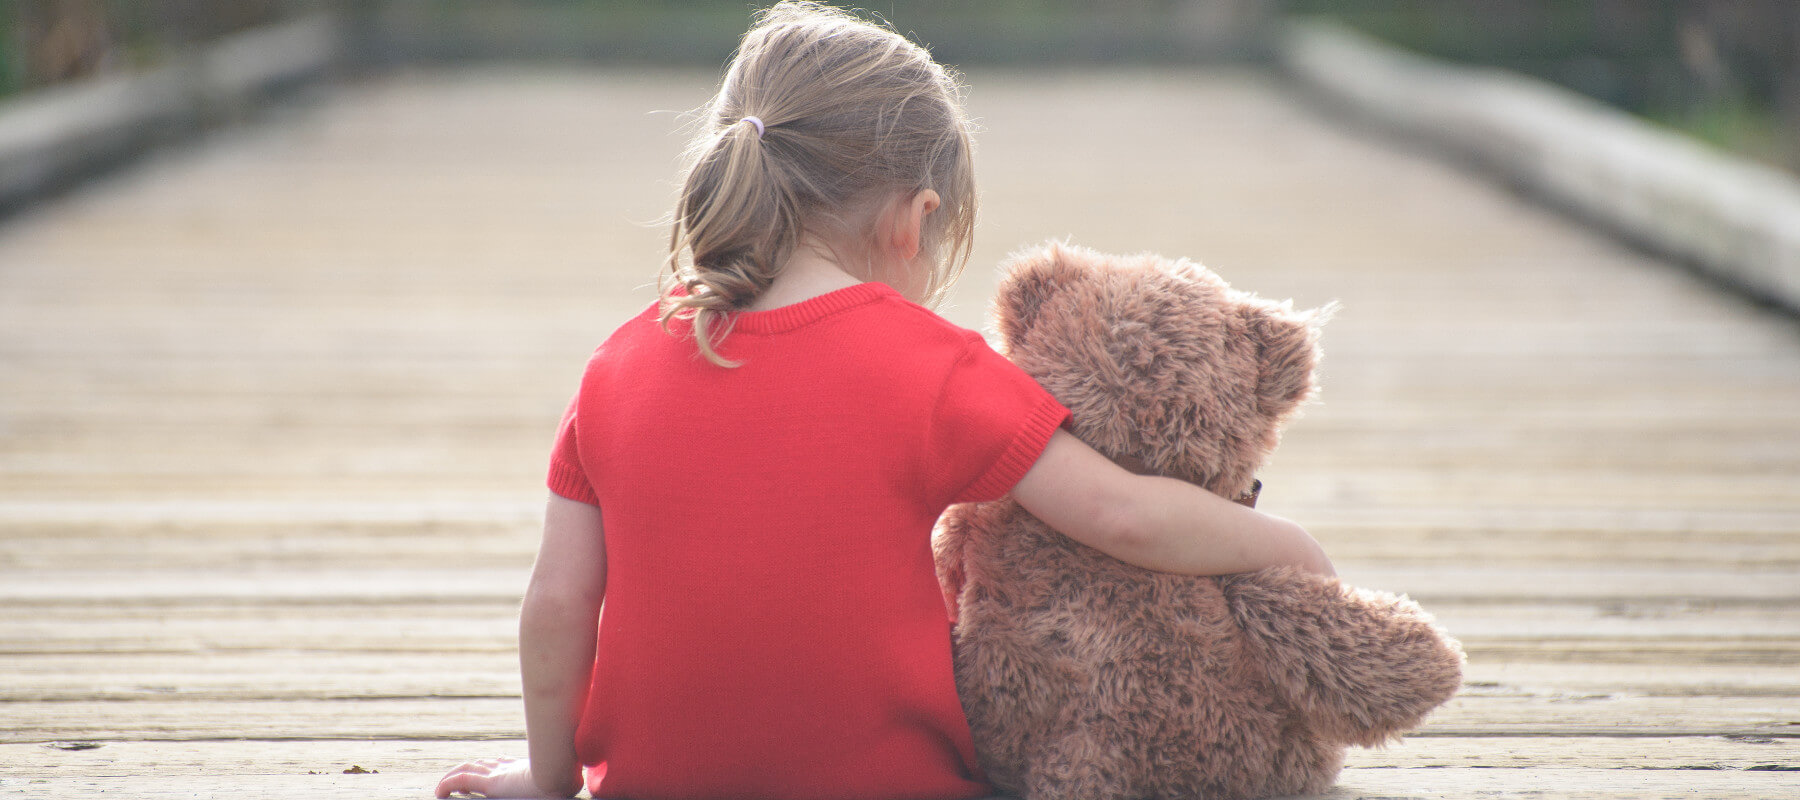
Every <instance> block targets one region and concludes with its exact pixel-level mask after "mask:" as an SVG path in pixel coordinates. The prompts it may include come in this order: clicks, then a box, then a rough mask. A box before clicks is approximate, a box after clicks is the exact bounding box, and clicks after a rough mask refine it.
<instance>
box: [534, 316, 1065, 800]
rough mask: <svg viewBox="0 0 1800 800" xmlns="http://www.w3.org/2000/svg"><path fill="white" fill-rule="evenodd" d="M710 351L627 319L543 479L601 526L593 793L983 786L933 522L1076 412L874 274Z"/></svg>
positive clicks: (895, 791) (998, 482)
mask: <svg viewBox="0 0 1800 800" xmlns="http://www.w3.org/2000/svg"><path fill="white" fill-rule="evenodd" d="M674 327H676V332H677V333H680V332H681V326H680V325H677V326H674ZM719 350H720V353H721V355H724V356H727V357H730V358H732V359H735V360H737V361H738V362H739V363H740V366H738V367H736V368H733V369H722V368H720V367H718V366H716V365H714V364H711V363H709V362H707V361H705V360H701V359H697V358H695V357H694V352H695V351H694V346H693V343H692V341H691V339H686V338H685V337H681V336H673V337H672V336H670V335H669V334H668V333H665V332H663V331H662V330H660V329H659V327H658V325H657V324H656V320H655V316H654V312H653V311H647V312H645V314H644V315H642V316H640V317H639V318H638V319H636V320H633V321H632V322H630V323H628V324H627V325H625V326H624V327H623V328H621V329H620V331H619V332H618V333H616V334H615V335H614V336H613V338H612V339H611V340H609V341H608V342H607V343H606V345H604V346H602V347H601V348H600V350H598V351H597V352H596V354H595V356H594V359H593V360H592V361H591V362H590V365H589V368H588V371H587V373H586V375H585V377H584V379H583V382H582V388H581V392H580V395H579V396H578V398H577V400H576V402H575V403H574V404H573V405H572V407H571V409H570V413H569V415H568V416H567V418H566V421H565V425H564V433H563V436H562V438H561V439H560V440H559V445H558V448H557V451H556V456H555V458H554V459H553V462H552V470H551V486H552V488H553V489H555V490H556V491H557V492H558V493H559V494H562V495H563V496H565V497H569V498H571V499H575V500H581V501H584V502H592V503H597V505H598V506H599V507H600V508H601V509H603V514H604V519H605V522H604V529H605V538H606V543H605V547H606V555H607V589H606V610H605V613H604V615H603V616H602V618H601V624H600V637H599V647H598V653H599V655H598V660H597V663H596V666H595V669H594V672H593V683H592V689H591V692H590V694H589V695H588V700H587V708H586V711H585V713H584V714H583V716H582V719H583V722H582V726H581V728H580V731H579V733H578V735H577V747H578V751H579V753H580V754H581V759H582V761H583V762H584V763H587V764H590V765H595V764H599V763H601V762H605V763H606V767H605V768H604V769H605V773H604V774H605V778H604V783H603V784H601V783H598V782H597V781H596V778H598V777H599V776H598V775H595V774H593V772H595V771H597V770H594V771H591V772H590V776H589V784H590V786H591V787H594V788H597V789H599V788H601V787H603V791H604V792H606V793H608V794H613V795H618V796H627V797H640V796H643V797H652V796H670V797H744V798H754V797H786V798H808V797H821V798H825V797H834V798H856V797H869V798H880V797H895V796H921V797H946V798H951V797H974V796H980V795H982V794H984V793H985V792H986V786H985V785H984V784H983V783H981V782H980V779H979V777H978V775H979V773H978V769H977V767H976V765H975V762H974V754H973V748H972V744H971V742H970V740H969V733H968V726H967V723H966V721H965V720H964V718H963V712H962V708H961V706H960V704H959V703H958V701H957V697H956V693H955V685H954V682H953V677H952V675H951V671H950V667H951V658H950V650H949V646H950V636H949V622H948V620H947V619H946V615H945V611H944V606H943V599H942V595H941V593H940V591H939V590H938V584H937V580H936V577H935V570H934V568H933V564H932V560H931V552H930V546H929V534H930V530H931V526H932V524H933V522H934V521H935V520H936V519H937V517H938V515H939V514H940V513H942V511H943V510H944V508H945V507H946V506H947V505H949V504H950V503H951V502H961V501H967V500H978V499H988V498H992V497H997V496H999V495H1001V494H1003V493H1004V492H1005V491H1006V490H1007V489H1008V488H1010V487H1011V486H1012V485H1013V484H1014V483H1016V482H1017V481H1018V479H1019V477H1020V476H1021V475H1023V474H1024V472H1025V471H1026V470H1027V469H1029V468H1030V466H1031V464H1032V461H1033V460H1034V459H1035V458H1036V456H1037V454H1038V452H1039V451H1041V449H1042V447H1043V444H1044V442H1045V441H1046V440H1047V439H1048V438H1049V436H1050V434H1051V433H1052V432H1053V431H1054V430H1055V429H1056V427H1057V426H1058V425H1059V424H1060V423H1061V422H1062V421H1063V419H1064V417H1065V414H1066V412H1064V411H1063V409H1062V407H1061V406H1059V405H1058V404H1057V403H1056V402H1055V401H1054V400H1053V399H1051V398H1050V397H1049V396H1048V395H1047V394H1046V393H1044V392H1043V390H1042V389H1040V388H1038V386H1037V385H1036V384H1035V383H1033V382H1031V380H1030V378H1029V377H1026V376H1024V374H1023V373H1022V372H1020V371H1018V370H1017V369H1016V368H1013V367H1012V365H1010V364H1008V363H1007V362H1005V361H1004V360H1002V359H1000V358H999V357H998V356H997V355H995V354H994V353H993V352H992V351H990V350H988V349H987V347H986V345H985V344H984V343H982V342H981V340H980V339H979V337H976V336H974V335H973V334H970V333H969V332H967V331H963V330H960V329H958V328H955V327H954V326H951V325H949V324H948V323H945V322H944V321H942V320H941V319H939V318H938V317H936V316H935V315H933V314H931V313H930V312H929V311H926V310H925V309H922V308H920V307H918V306H916V305H914V304H912V303H911V302H909V301H907V300H905V299H904V298H902V297H901V296H900V295H899V294H898V293H897V292H896V291H895V290H893V289H891V288H889V287H887V286H885V285H883V284H880V283H863V284H859V285H856V286H852V287H849V288H845V289H840V290H837V291H834V292H831V293H828V294H824V295H820V296H818V297H814V298H812V299H810V300H806V301H804V302H801V303H798V304H795V305H790V306H787V307H784V308H780V309H777V310H773V311H762V312H739V313H736V314H733V315H732V330H731V334H730V336H729V337H728V338H727V339H726V340H725V341H724V342H722V343H721V345H720V348H719Z"/></svg>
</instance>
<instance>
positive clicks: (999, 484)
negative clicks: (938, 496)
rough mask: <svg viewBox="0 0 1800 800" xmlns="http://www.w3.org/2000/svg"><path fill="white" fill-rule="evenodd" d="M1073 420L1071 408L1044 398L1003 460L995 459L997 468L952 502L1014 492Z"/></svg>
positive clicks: (1032, 412) (1017, 435)
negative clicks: (1054, 436) (1059, 430)
mask: <svg viewBox="0 0 1800 800" xmlns="http://www.w3.org/2000/svg"><path fill="white" fill-rule="evenodd" d="M1071 418H1072V415H1071V414H1070V413H1069V410H1068V409H1066V408H1063V405H1062V403H1058V402H1056V398H1054V397H1050V396H1049V395H1045V396H1044V401H1043V402H1041V403H1039V404H1038V406H1037V408H1034V409H1032V410H1031V413H1030V414H1028V415H1026V417H1025V421H1024V422H1022V423H1020V425H1019V432H1018V433H1017V434H1015V435H1014V436H1013V439H1012V441H1011V442H1010V443H1008V444H1007V445H1006V450H1005V451H1003V452H1001V453H1000V457H999V458H997V459H995V460H994V465H993V466H992V467H989V468H988V471H987V474H985V475H982V476H981V477H980V478H978V479H976V481H975V482H974V483H971V484H969V485H968V486H966V487H964V488H963V490H962V491H961V492H959V493H958V494H957V496H956V498H955V499H953V500H951V501H950V502H952V503H974V502H980V501H985V500H995V499H998V498H999V497H1001V496H1002V495H1005V494H1006V493H1007V492H1010V491H1012V488H1013V487H1014V486H1016V485H1018V483H1019V479H1020V478H1023V477H1025V473H1027V472H1030V471H1031V466H1032V465H1033V464H1036V463H1037V460H1038V457H1039V456H1042V455H1043V454H1044V448H1045V447H1046V446H1048V445H1049V444H1050V436H1051V435H1052V434H1054V433H1056V429H1057V428H1060V427H1062V425H1063V423H1065V422H1068V421H1069V420H1070V419H1071Z"/></svg>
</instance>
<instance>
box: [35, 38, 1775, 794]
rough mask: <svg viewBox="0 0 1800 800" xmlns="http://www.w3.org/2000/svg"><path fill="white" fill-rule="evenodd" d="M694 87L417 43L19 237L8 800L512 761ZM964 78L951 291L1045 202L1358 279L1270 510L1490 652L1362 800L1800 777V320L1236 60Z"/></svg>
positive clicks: (689, 82)
mask: <svg viewBox="0 0 1800 800" xmlns="http://www.w3.org/2000/svg"><path fill="white" fill-rule="evenodd" d="M710 81H711V76H710V75H704V74H698V73H640V72H629V71H614V72H583V71H505V70H479V71H468V72H438V73H422V74H411V73H402V74H397V75H391V76H387V77H383V78H379V79H375V80H371V81H368V82H365V83H361V84H357V85H353V86H350V87H346V88H344V89H342V90H339V91H337V92H335V93H333V94H331V95H329V96H328V97H326V98H325V99H324V100H322V101H319V102H316V103H315V104H313V105H309V106H304V107H299V108H290V109H287V110H285V111H283V112H281V113H279V114H278V115H276V118H275V119H272V120H270V121H267V122H264V123H259V124H256V125H252V126H249V127H245V128H240V129H237V130H234V131H230V132H227V133H225V134H221V135H218V136H215V137H214V138H212V139H210V140H209V141H207V142H206V143H204V144H203V145H202V146H200V147H198V148H192V149H188V150H184V151H180V152H176V153H172V154H168V155H165V156H163V157H159V158H157V159H156V160H154V161H153V162H151V163H149V164H147V165H145V166H143V167H141V168H137V169H134V170H132V171H130V172H129V173H127V174H124V175H121V176H118V177H114V178H111V179H108V180H105V181H102V182H99V183H96V184H92V185H90V186H89V187H87V188H85V189H83V190H81V191H79V192H77V193H76V194H74V195H71V196H68V197H65V198H63V199H61V200H59V201H57V202H55V203H53V204H48V205H44V206H41V207H39V208H37V209H35V210H33V211H31V212H30V213H27V214H24V215H22V216H18V217H15V218H13V219H10V220H7V221H5V222H4V223H0V797H14V796H18V797H33V798H37V797H53V798H74V797H83V798H86V797H93V796H95V795H96V793H99V792H106V793H107V794H108V795H109V796H110V795H116V794H124V795H127V796H137V797H163V796H168V797H177V796H179V797H241V796H265V795H272V794H280V795H283V796H292V797H310V796H320V797H322V796H328V795H329V796H354V797H359V798H389V797H392V798H417V797H424V796H426V795H427V793H428V792H429V789H430V786H431V785H432V784H433V783H434V782H435V780H436V778H437V776H438V775H439V774H440V773H441V771H442V770H443V769H444V768H446V767H448V766H449V765H450V764H452V763H454V762H455V761H457V760H460V759H462V758H465V757H473V756H479V755H502V754H522V752H523V750H524V743H523V741H522V740H520V738H519V737H520V736H521V735H522V720H521V714H520V709H519V700H518V691H519V687H518V676H517V672H516V669H517V668H516V665H515V661H514V621H513V620H514V612H515V607H516V603H517V601H518V598H519V596H520V593H521V591H522V589H523V585H524V579H525V575H526V571H527V569H528V567H529V564H530V560H531V556H532V550H533V547H534V545H535V543H536V526H537V524H538V520H539V514H540V511H541V504H542V497H543V493H544V490H543V489H542V488H541V486H542V484H541V480H540V478H541V475H542V472H543V466H544V463H545V457H546V454H547V446H548V444H549V440H550V437H551V434H552V432H553V429H554V426H555V423H556V420H557V415H558V414H559V412H560V411H561V408H562V404H563V403H564V402H565V400H566V398H567V395H568V392H569V391H571V390H572V388H573V387H574V384H575V380H576V378H577V375H578V373H579V370H580V368H581V365H582V363H583V361H584V359H585V357H586V354H587V353H588V351H589V350H590V349H591V348H592V347H593V345H594V344H596V343H597V342H598V340H599V339H600V338H601V337H602V336H604V335H605V333H607V332H608V331H609V330H611V328H612V327H613V326H614V325H616V324H617V323H618V322H620V321H621V320H622V319H624V318H625V317H626V316H628V315H629V314H631V313H633V312H635V311H636V310H638V309H639V308H641V307H642V305H643V304H645V303H647V302H648V301H649V300H650V298H651V296H652V294H651V291H650V288H649V286H650V281H651V277H652V275H653V273H654V271H655V269H656V265H657V261H658V256H659V253H658V248H659V246H660V244H661V242H662V238H663V235H664V233H663V230H662V229H661V228H660V227H657V226H655V225H653V224H651V223H653V222H654V221H655V220H656V219H657V218H658V217H659V216H660V215H661V214H663V213H664V211H665V207H666V206H667V205H668V203H669V198H670V197H671V192H672V189H671V185H670V181H671V179H672V176H673V172H674V158H675V153H676V151H677V149H678V147H679V146H680V139H679V137H678V136H676V135H673V134H672V131H673V130H674V129H675V128H676V126H677V122H678V120H677V119H676V117H675V115H674V114H670V113H652V112H655V111H659V110H664V111H668V110H681V109H687V108H691V107H693V106H696V105H698V104H699V103H701V102H702V101H703V100H704V98H705V96H706V94H707V93H708V91H709V90H710ZM972 83H973V87H974V91H973V95H972V105H973V109H974V111H975V113H976V114H977V115H978V116H979V117H980V118H981V120H982V123H983V125H984V127H985V128H986V131H985V133H984V135H983V136H982V138H981V148H980V156H979V159H978V161H977V164H978V168H979V172H980V174H981V179H982V182H983V186H984V209H983V221H982V226H981V235H980V248H979V250H978V252H977V255H976V259H975V264H974V266H973V267H972V268H971V270H970V272H969V274H968V275H967V276H966V277H965V278H964V280H963V282H962V284H961V286H960V289H959V294H958V296H957V298H956V300H955V304H954V306H953V307H951V308H950V309H948V311H947V313H948V315H949V316H950V317H952V318H953V319H955V320H957V321H959V322H961V323H963V324H966V325H971V326H976V325H980V324H981V322H982V315H983V310H984V309H983V305H984V303H985V298H986V297H987V296H988V295H989V293H990V292H991V290H992V287H993V279H992V277H991V275H990V274H988V273H989V267H990V266H991V265H992V264H993V263H995V262H996V261H997V260H998V259H999V258H1000V257H1001V256H1002V255H1003V254H1004V253H1005V252H1006V251H1007V250H1009V249H1012V248H1014V247H1017V246H1021V245H1025V244H1029V243H1033V242H1036V241H1039V240H1042V239H1044V238H1048V237H1053V236H1064V235H1068V236H1072V237H1073V238H1074V240H1075V241H1077V242H1080V243H1083V244H1087V245H1091V246H1094V247H1098V248H1102V249H1114V250H1139V249H1154V250H1159V251H1163V252H1166V253H1170V254H1182V255H1189V256H1193V257H1196V258H1199V259H1201V260H1204V261H1206V262H1208V263H1209V264H1211V265H1212V266H1214V267H1215V268H1216V269H1218V270H1219V271H1220V272H1221V273H1222V274H1224V275H1225V276H1226V277H1227V279H1229V280H1231V281H1233V282H1234V283H1235V284H1236V285H1238V286H1240V287H1243V288H1248V289H1252V290H1255V291H1257V292H1259V293H1262V294H1266V295H1274V296H1292V297H1294V298H1295V299H1296V301H1297V302H1298V303H1300V304H1303V305H1317V304H1322V303H1324V302H1327V301H1329V300H1333V299H1337V300H1340V301H1341V302H1342V303H1343V305H1344V309H1343V311H1342V313H1341V314H1339V316H1338V318H1337V319H1336V321H1334V322H1333V323H1332V324H1331V325H1330V326H1329V327H1328V329H1327V333H1326V337H1325V346H1326V351H1327V362H1326V366H1325V368H1324V376H1323V378H1324V381H1323V382H1324V386H1325V390H1324V395H1323V398H1322V402H1321V403H1320V404H1319V405H1316V406H1314V407H1312V408H1311V409H1310V410H1309V411H1308V413H1307V415H1306V417H1305V418H1304V419H1302V420H1301V421H1300V422H1298V423H1297V424H1296V425H1294V426H1293V427H1292V428H1291V429H1290V431H1289V434H1288V437H1287V441H1286V443H1285V444H1284V445H1283V447H1282V449H1281V451H1280V452H1279V453H1278V454H1277V458H1276V463H1275V465H1274V467H1273V468H1272V469H1270V470H1269V471H1268V472H1267V473H1265V475H1264V479H1265V481H1266V483H1267V484H1268V489H1267V490H1266V491H1265V492H1264V495H1263V501H1264V504H1265V507H1266V508H1268V509H1270V510H1273V511H1275V512H1276V513H1281V514H1285V515H1288V516H1291V517H1293V518H1295V519H1297V520H1299V521H1300V522H1302V523H1303V524H1305V525H1306V526H1307V527H1308V528H1309V529H1310V530H1312V531H1314V532H1315V533H1316V534H1317V535H1318V536H1319V537H1320V539H1321V540H1323V541H1324V543H1325V545H1326V547H1327V549H1328V550H1329V551H1330V552H1331V553H1332V554H1333V556H1334V558H1335V559H1336V560H1337V563H1338V564H1339V566H1340V569H1341V570H1342V572H1343V574H1344V576H1345V577H1346V578H1347V579H1349V580H1351V581H1354V582H1357V583H1360V584H1362V585H1367V586H1373V587H1379V588H1386V589H1392V590H1397V591H1406V592H1409V593H1411V594H1412V595H1413V596H1414V597H1415V598H1416V599H1418V600H1420V601H1421V602H1423V603H1424V604H1425V605H1426V606H1427V607H1428V608H1430V609H1431V610H1433V611H1435V612H1436V613H1437V614H1438V616H1439V617H1440V619H1441V620H1442V621H1443V622H1444V623H1445V624H1446V625H1447V626H1448V627H1449V628H1450V629H1451V631H1452V632H1453V633H1455V634H1457V635H1458V636H1460V638H1461V639H1462V641H1463V642H1464V644H1465V645H1466V647H1467V648H1468V652H1469V668H1468V685H1467V687H1466V689H1465V690H1464V692H1463V693H1462V695H1461V696H1460V697H1459V698H1458V699H1456V700H1455V701H1453V702H1452V703H1451V704H1450V705H1449V706H1448V707H1446V708H1445V709H1443V710H1442V711H1440V712H1439V713H1438V714H1437V715H1436V716H1435V717H1434V718H1433V719H1432V720H1431V721H1430V723H1429V724H1428V725H1427V726H1426V727H1425V728H1424V729H1423V730H1422V731H1421V732H1420V733H1419V734H1418V735H1416V736H1415V737H1413V738H1411V739H1409V740H1408V742H1407V743H1406V744H1405V745H1404V746H1400V747H1396V748H1393V749H1389V750H1385V751H1377V752H1366V751H1354V752H1353V754H1352V757H1351V767H1350V768H1349V769H1347V770H1346V771H1345V773H1344V775H1343V777H1342V780H1341V784H1340V786H1339V787H1338V789H1336V790H1335V791H1334V792H1333V794H1332V795H1331V796H1332V797H1338V798H1353V797H1384V798H1387V797H1419V798H1426V797H1495V796H1502V797H1504V796H1546V797H1547V796H1554V797H1608V798H1611V797H1621V798H1622V797H1691V796H1701V797H1743V798H1752V797H1755V798H1771V797H1800V776H1796V775H1795V774H1794V772H1793V771H1794V770H1796V769H1800V323H1796V321H1795V320H1793V319H1790V318H1784V317H1780V316H1776V315H1772V314H1770V313H1767V312H1764V311H1761V310H1758V309H1756V308H1754V307H1750V306H1748V305H1746V304H1745V303H1743V302H1741V301H1739V300H1737V299H1735V298H1733V297H1730V296H1726V295H1723V294H1721V293H1718V292H1717V291H1715V290H1713V289H1711V288H1709V287H1708V286H1706V285H1703V284H1700V283H1698V282H1696V281H1695V280H1694V279H1692V278H1691V277H1690V276H1689V275H1688V274H1686V273H1684V272H1682V271H1680V270H1678V269H1675V268H1671V267H1669V266H1666V265H1664V264H1661V263H1658V262H1655V261H1653V260H1650V259H1647V258H1645V257H1643V256H1641V255H1639V254H1636V253H1633V252H1631V251H1628V250H1626V249H1623V248H1621V247H1620V246H1618V245H1616V244H1614V243H1613V242H1611V241H1609V240H1607V239H1605V238H1603V237H1600V236H1596V235H1594V234H1593V233H1591V232H1589V231H1587V230H1584V229H1582V228H1581V227H1579V226H1578V225H1575V224H1572V223H1571V222H1569V221H1567V220H1565V219H1562V218H1559V217H1557V216H1555V215H1554V214H1551V213H1548V212H1546V211H1543V210H1541V209H1539V208H1536V207H1534V206H1531V205H1528V204H1525V203H1521V202H1519V201H1518V200H1517V199H1515V198H1513V197H1511V196H1509V195H1508V194H1506V193H1505V192H1503V191H1501V190H1497V189H1495V188H1493V187H1491V186H1489V185H1488V184H1486V183H1484V182H1481V181H1479V180H1474V179H1471V178H1469V177H1467V176H1465V175H1463V174H1460V173H1458V172H1457V171H1455V170H1453V169H1450V168H1447V167H1445V166H1443V165H1440V164H1438V163H1435V162H1433V161H1431V160H1428V159H1424V158H1420V157H1417V156H1416V155H1415V154H1412V153H1409V152H1406V149H1405V148H1404V147H1399V146H1395V145H1393V144H1391V143H1386V142H1382V141H1379V140H1376V139H1372V138H1370V137H1367V136H1365V135H1362V134H1358V133H1354V132H1347V131H1346V130H1345V129H1343V128H1342V127H1340V126H1338V125H1337V124H1335V123H1334V122H1333V121H1331V120H1329V119H1324V118H1321V117H1319V116H1318V115H1317V114H1315V113H1314V112H1313V111H1311V110H1309V108H1308V106H1307V105H1306V104H1305V103H1303V102H1300V101H1298V100H1296V99H1295V98H1294V97H1292V96H1291V95H1289V94H1288V93H1286V92H1285V91H1284V89H1283V88H1282V86H1281V85H1280V84H1278V83H1276V82H1274V81H1273V80H1272V79H1270V78H1267V77H1266V76H1262V75H1259V74H1256V73H1245V72H1204V73H1192V74H1180V75H1160V76H1159V75H1151V74H1140V73H1129V72H1126V73H1105V74H1093V73H1081V74H1066V75H1065V74H1037V75H1029V76H1027V75H1010V74H995V73H980V72H978V73H976V74H975V75H974V76H973V77H972ZM84 743H92V744H98V745H100V746H99V747H94V748H89V749H81V748H86V747H87V744H84ZM353 766H354V767H360V768H362V769H363V770H367V771H370V772H368V773H364V774H346V773H345V770H347V769H350V768H352V767H353ZM345 793H349V794H348V795H346V794H345Z"/></svg>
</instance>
